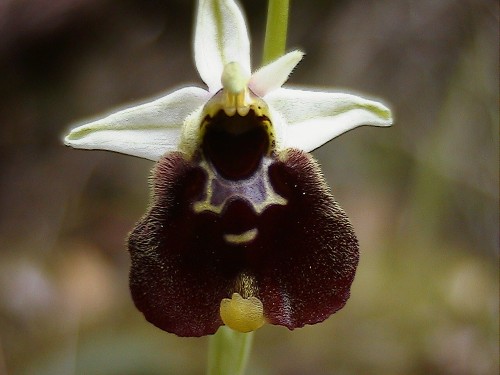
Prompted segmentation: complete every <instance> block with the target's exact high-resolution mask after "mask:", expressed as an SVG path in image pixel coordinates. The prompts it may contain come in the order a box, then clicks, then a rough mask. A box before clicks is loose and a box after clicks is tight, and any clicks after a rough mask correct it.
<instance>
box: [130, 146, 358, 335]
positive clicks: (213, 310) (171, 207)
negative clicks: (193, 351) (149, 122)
mask: <svg viewBox="0 0 500 375" xmlns="http://www.w3.org/2000/svg"><path fill="white" fill-rule="evenodd" d="M265 160H266V162H265V163H263V164H262V165H261V166H260V167H259V169H258V171H257V172H256V174H255V175H253V176H244V177H241V178H238V179H231V180H228V179H223V178H221V177H220V176H218V175H216V174H215V173H214V171H213V170H211V169H210V164H209V163H206V162H201V161H200V160H196V159H195V160H188V159H186V158H185V154H183V153H180V152H172V153H168V154H165V155H164V156H163V157H162V158H161V159H160V160H159V161H158V163H157V165H156V168H155V172H154V191H153V202H152V205H151V208H150V210H149V212H148V214H147V215H146V216H144V217H143V218H142V219H141V220H140V221H139V223H138V224H137V226H136V227H135V228H134V230H133V231H132V233H131V234H130V237H129V241H128V248H129V251H130V255H131V260H132V267H131V271H130V288H131V292H132V297H133V299H134V302H135V304H136V306H137V308H138V309H139V310H140V311H141V312H142V313H143V314H144V316H145V317H146V319H147V320H148V321H149V322H151V323H153V324H154V325H156V326H157V327H159V328H161V329H163V330H166V331H168V332H172V333H175V334H177V335H179V336H202V335H207V334H212V333H214V332H215V331H216V330H217V328H218V327H219V326H220V325H221V324H223V323H222V319H221V315H220V314H221V313H222V314H224V313H225V312H227V311H224V310H227V309H225V307H224V306H223V305H224V303H225V302H227V298H228V297H231V295H233V296H234V293H238V294H240V295H241V296H242V297H244V298H245V299H248V300H249V301H252V303H251V306H247V305H248V304H247V305H245V306H246V307H245V306H239V307H238V309H237V310H238V311H237V312H236V313H235V312H234V311H230V314H229V315H230V317H231V316H236V318H238V319H240V318H242V317H243V316H244V315H245V314H247V313H248V314H251V315H252V314H253V313H255V309H254V308H253V307H252V306H254V305H255V304H254V303H253V302H256V303H257V305H259V306H260V302H262V306H263V312H264V318H265V319H266V321H268V322H270V323H272V324H279V325H283V326H286V327H288V328H290V329H294V328H297V327H302V326H304V325H305V324H314V323H318V322H321V321H323V320H324V319H326V318H327V317H328V316H330V315H331V314H333V313H334V312H336V311H337V310H339V309H340V308H342V307H343V306H344V305H345V303H346V301H347V299H348V298H349V295H350V287H351V283H352V281H353V279H354V274H355V270H356V267H357V263H358V244H357V240H356V237H355V235H354V232H353V230H352V226H351V225H350V223H349V220H348V219H347V216H346V215H345V213H344V212H343V211H342V209H341V208H340V207H339V206H338V204H337V203H336V202H335V200H334V199H333V196H332V195H331V193H330V192H329V189H328V187H327V186H326V184H325V181H324V179H323V177H322V175H321V172H320V170H319V166H318V165H317V163H316V162H315V161H314V160H313V159H312V157H311V156H310V155H308V154H306V153H304V152H301V151H299V150H293V149H287V150H286V151H284V152H281V153H280V154H279V155H277V157H276V158H274V157H273V158H267V159H265ZM269 163H271V164H270V165H269ZM271 184H272V185H271ZM259 301H260V302H259ZM226 307H227V306H226ZM240 307H241V309H243V311H240V310H241V309H240ZM259 311H260V310H259ZM226 315H227V314H226ZM251 320H252V322H253V319H251ZM257 323H258V322H257ZM258 326H260V323H259V324H256V325H253V324H252V325H251V326H250V327H246V326H245V327H243V330H247V329H255V328H257V327H258Z"/></svg>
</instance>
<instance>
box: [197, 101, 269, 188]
mask: <svg viewBox="0 0 500 375" xmlns="http://www.w3.org/2000/svg"><path fill="white" fill-rule="evenodd" d="M205 121H206V130H205V134H204V137H203V144H202V150H203V154H204V156H205V158H206V159H207V160H208V161H209V162H210V163H211V164H212V165H213V167H214V168H215V170H216V171H217V172H218V173H219V174H220V175H221V176H223V177H224V178H226V179H230V180H241V179H244V178H247V177H249V176H251V175H252V174H253V173H254V172H255V171H256V170H257V168H258V167H259V164H260V162H261V160H262V158H263V157H264V155H266V154H268V153H269V143H270V142H269V133H268V132H269V131H271V130H270V121H269V119H268V118H267V117H266V116H257V115H256V114H255V112H254V111H253V110H250V111H249V112H248V114H247V115H246V116H241V115H239V114H238V113H236V114H234V115H233V116H228V115H226V113H225V112H224V111H222V110H221V111H219V112H218V113H217V114H216V115H215V116H214V117H213V118H212V117H210V116H207V117H206V118H205Z"/></svg>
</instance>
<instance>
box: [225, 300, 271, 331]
mask: <svg viewBox="0 0 500 375" xmlns="http://www.w3.org/2000/svg"><path fill="white" fill-rule="evenodd" d="M220 316H221V318H222V321H223V322H224V324H225V325H227V326H228V327H230V328H232V329H234V330H235V331H238V332H251V331H255V330H256V329H258V328H260V327H262V325H263V324H264V323H265V322H266V321H265V319H264V307H263V306H262V302H261V301H260V299H258V298H256V297H249V298H243V297H242V296H241V295H239V294H238V293H233V295H232V297H231V299H229V298H224V299H223V300H222V301H221V303H220Z"/></svg>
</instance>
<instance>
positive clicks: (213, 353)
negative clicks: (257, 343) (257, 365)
mask: <svg viewBox="0 0 500 375" xmlns="http://www.w3.org/2000/svg"><path fill="white" fill-rule="evenodd" d="M252 341H253V332H250V333H241V332H236V331H234V330H232V329H231V328H229V327H226V326H222V327H220V328H219V330H218V331H217V333H216V334H215V335H213V336H211V337H210V341H209V347H208V375H243V374H244V372H245V368H246V366H247V362H248V356H249V354H250V349H251V347H252Z"/></svg>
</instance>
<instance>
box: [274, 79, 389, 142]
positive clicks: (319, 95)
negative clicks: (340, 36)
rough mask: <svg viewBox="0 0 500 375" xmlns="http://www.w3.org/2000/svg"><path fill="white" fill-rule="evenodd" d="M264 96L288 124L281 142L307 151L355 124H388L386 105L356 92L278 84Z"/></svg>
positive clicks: (353, 126)
mask: <svg viewBox="0 0 500 375" xmlns="http://www.w3.org/2000/svg"><path fill="white" fill-rule="evenodd" d="M265 99H266V101H267V102H268V103H269V104H270V105H271V106H272V107H273V108H274V109H275V110H276V111H278V112H280V113H281V115H282V116H284V118H285V120H286V122H287V124H288V129H287V132H286V139H285V140H284V141H283V144H284V146H285V147H296V148H300V149H302V150H305V151H308V152H309V151H312V150H314V149H316V148H318V147H319V146H321V145H323V144H324V143H326V142H328V141H330V140H331V139H333V138H335V137H337V136H339V135H340V134H342V133H345V132H346V131H349V130H351V129H354V128H356V127H358V126H361V125H374V126H390V125H391V124H392V115H391V111H390V110H389V108H387V107H386V106H385V105H383V104H381V103H379V102H376V101H373V100H368V99H364V98H362V97H359V96H356V95H350V94H342V93H328V92H319V91H307V90H298V89H290V88H281V89H278V90H275V91H273V92H271V93H270V94H268V95H267V96H266V97H265Z"/></svg>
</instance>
